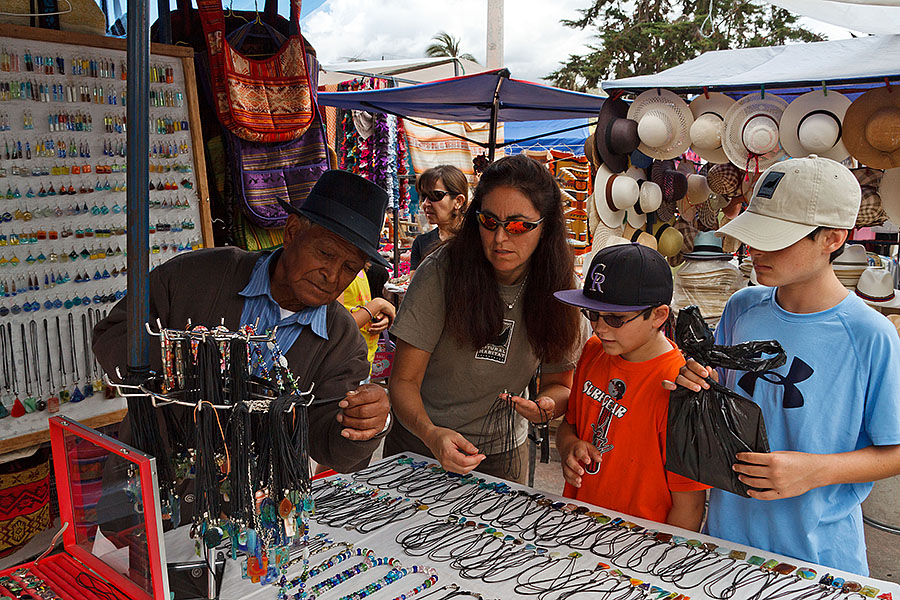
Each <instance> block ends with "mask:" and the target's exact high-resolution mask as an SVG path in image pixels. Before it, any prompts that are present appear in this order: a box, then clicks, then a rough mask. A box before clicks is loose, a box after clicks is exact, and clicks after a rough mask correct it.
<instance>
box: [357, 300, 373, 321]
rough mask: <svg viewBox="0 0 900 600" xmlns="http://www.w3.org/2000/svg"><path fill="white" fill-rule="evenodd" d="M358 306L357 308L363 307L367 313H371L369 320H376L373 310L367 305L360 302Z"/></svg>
mask: <svg viewBox="0 0 900 600" xmlns="http://www.w3.org/2000/svg"><path fill="white" fill-rule="evenodd" d="M356 308H357V309H360V308H361V309H363V310H364V311H366V312H367V313H369V321H374V320H375V315H373V314H372V311H371V310H369V309H368V308H366V307H365V306H363V305H362V304H360V305H359V306H357V307H356Z"/></svg>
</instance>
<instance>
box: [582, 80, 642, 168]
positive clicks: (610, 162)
mask: <svg viewBox="0 0 900 600" xmlns="http://www.w3.org/2000/svg"><path fill="white" fill-rule="evenodd" d="M627 116H628V104H626V102H625V101H624V100H622V99H620V98H616V99H607V100H605V101H604V102H603V106H602V107H601V108H600V114H599V116H598V117H597V128H596V129H595V130H594V150H596V153H597V157H599V159H600V161H602V162H603V164H604V165H606V166H607V167H608V168H609V170H610V171H612V172H613V173H621V172H622V171H624V170H625V169H627V168H628V156H629V155H630V154H631V153H632V152H634V151H635V150H637V147H638V144H640V143H641V140H640V138H639V137H638V124H637V121H632V120H631V119H629V118H627Z"/></svg>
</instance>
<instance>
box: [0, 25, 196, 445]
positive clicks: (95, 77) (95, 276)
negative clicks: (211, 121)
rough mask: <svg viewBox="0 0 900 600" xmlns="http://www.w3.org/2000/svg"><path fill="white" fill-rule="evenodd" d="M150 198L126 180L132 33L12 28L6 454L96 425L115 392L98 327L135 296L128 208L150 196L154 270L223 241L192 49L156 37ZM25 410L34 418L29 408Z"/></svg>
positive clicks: (2, 70)
mask: <svg viewBox="0 0 900 600" xmlns="http://www.w3.org/2000/svg"><path fill="white" fill-rule="evenodd" d="M150 69H151V73H150V116H149V119H150V156H149V163H150V168H149V171H150V193H149V199H137V198H133V197H131V196H129V193H128V190H127V189H126V178H127V165H126V154H127V151H126V136H127V127H128V126H129V124H128V123H127V122H126V100H127V97H126V94H127V73H128V66H127V60H126V41H125V40H124V39H119V38H107V37H99V36H92V35H85V34H73V33H61V32H57V31H49V30H43V29H34V28H29V27H19V26H13V25H0V402H2V407H0V417H3V426H2V427H0V431H2V433H0V454H2V453H5V452H10V451H12V450H16V449H19V448H23V447H26V446H29V445H34V444H37V443H40V442H42V441H46V440H47V439H48V436H47V417H48V416H49V415H50V413H51V412H57V411H58V412H60V413H62V414H66V415H68V416H71V417H74V418H77V419H79V421H81V422H83V423H85V424H87V425H90V426H94V427H98V426H101V425H105V424H109V423H113V422H117V421H119V420H121V419H122V417H123V416H124V414H125V410H124V407H125V402H124V399H122V398H107V396H109V395H111V394H109V393H107V390H106V389H105V387H104V385H103V374H102V372H101V370H100V367H99V365H98V364H97V363H96V361H94V359H93V354H92V352H91V350H90V344H91V330H92V327H93V325H94V324H96V323H97V322H98V321H99V320H100V319H101V318H102V317H103V316H105V314H106V312H107V311H108V310H109V309H110V308H111V307H112V305H113V304H114V303H115V302H117V301H119V300H120V299H121V298H123V297H124V296H125V292H126V280H127V274H126V271H127V266H126V256H125V251H126V206H127V203H129V202H135V201H144V202H149V210H150V244H151V254H150V267H151V269H152V268H154V267H156V266H158V265H159V264H161V263H163V262H165V261H166V260H169V259H170V258H172V257H174V256H177V255H179V254H182V253H184V252H189V251H192V250H196V249H198V248H202V247H205V246H212V245H213V240H212V227H211V221H210V212H209V194H208V188H207V181H206V170H205V161H204V156H203V146H202V136H201V133H200V121H199V113H198V99H197V91H196V81H195V75H194V65H193V51H192V50H191V49H190V48H182V47H176V46H166V45H160V44H153V45H152V46H151V56H150ZM23 413H24V414H23Z"/></svg>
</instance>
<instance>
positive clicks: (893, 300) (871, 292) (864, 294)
mask: <svg viewBox="0 0 900 600" xmlns="http://www.w3.org/2000/svg"><path fill="white" fill-rule="evenodd" d="M856 295H857V296H859V297H860V298H862V299H863V302H865V303H866V304H868V305H869V306H874V307H876V308H900V290H895V289H894V276H893V275H891V273H890V271H888V270H887V269H883V268H881V267H867V268H866V270H865V271H863V272H862V274H861V275H860V276H859V281H857V282H856Z"/></svg>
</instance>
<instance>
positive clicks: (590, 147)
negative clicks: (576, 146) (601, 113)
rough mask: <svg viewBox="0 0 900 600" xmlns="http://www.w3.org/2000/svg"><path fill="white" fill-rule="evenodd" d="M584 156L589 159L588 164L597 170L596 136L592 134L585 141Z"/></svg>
mask: <svg viewBox="0 0 900 600" xmlns="http://www.w3.org/2000/svg"><path fill="white" fill-rule="evenodd" d="M584 156H585V158H587V159H588V162H589V163H590V164H591V166H592V167H593V168H595V169H596V168H597V157H596V155H595V154H594V134H593V133H592V134H590V135H589V136H587V139H586V140H584Z"/></svg>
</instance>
